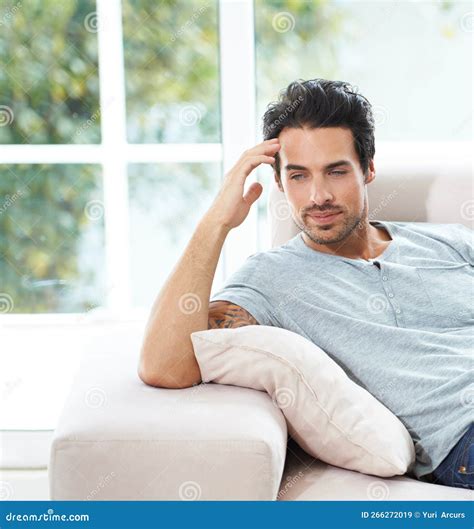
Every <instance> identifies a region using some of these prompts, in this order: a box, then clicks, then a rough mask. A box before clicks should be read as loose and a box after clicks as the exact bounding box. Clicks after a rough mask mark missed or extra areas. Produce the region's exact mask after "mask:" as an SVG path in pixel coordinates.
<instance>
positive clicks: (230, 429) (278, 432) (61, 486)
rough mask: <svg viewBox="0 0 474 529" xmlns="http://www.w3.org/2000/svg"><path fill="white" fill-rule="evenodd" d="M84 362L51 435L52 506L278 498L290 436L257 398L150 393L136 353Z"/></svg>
mask: <svg viewBox="0 0 474 529" xmlns="http://www.w3.org/2000/svg"><path fill="white" fill-rule="evenodd" d="M121 348H122V346H121V344H116V347H115V348H111V347H110V346H108V347H107V348H106V349H107V352H106V353H99V352H95V353H94V354H87V355H84V357H83V358H82V362H81V366H80V368H79V371H78V373H77V375H76V378H75V381H74V384H73V387H72V390H71V392H70V395H69V397H68V399H67V401H66V404H65V406H64V409H63V411H62V414H61V417H60V420H59V424H58V427H57V429H56V431H55V433H54V438H53V443H52V448H51V454H50V465H49V481H50V496H51V499H52V500H87V499H93V500H180V499H183V500H186V499H200V500H275V499H276V497H277V493H278V490H279V486H280V480H281V476H282V473H283V468H284V463H285V456H286V442H287V429H286V423H285V420H284V417H283V415H282V413H281V412H280V410H279V409H278V408H277V407H276V406H274V405H273V402H272V400H271V398H270V397H269V396H268V395H267V394H266V393H265V392H261V391H256V390H252V389H247V388H240V387H236V386H226V385H220V384H212V383H210V384H199V385H196V386H193V387H191V388H185V389H163V388H154V387H150V386H147V385H146V384H144V383H143V382H142V381H141V380H140V379H139V377H138V375H137V369H136V365H137V351H135V350H130V347H128V348H126V349H127V350H122V349H121Z"/></svg>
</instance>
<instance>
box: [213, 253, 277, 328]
mask: <svg viewBox="0 0 474 529" xmlns="http://www.w3.org/2000/svg"><path fill="white" fill-rule="evenodd" d="M258 255H259V254H253V255H251V256H250V257H248V258H247V260H246V261H245V263H244V264H243V265H242V267H241V268H239V269H238V270H236V271H235V272H234V273H233V274H231V275H230V276H229V277H228V279H227V280H226V281H225V282H224V285H223V286H222V287H221V288H220V289H219V290H218V291H216V292H215V293H214V294H212V295H211V298H210V301H217V300H224V301H229V302H230V303H235V304H236V305H239V306H240V307H242V308H243V309H245V310H246V311H247V312H249V313H250V314H251V315H252V316H253V317H254V318H255V319H256V320H257V322H258V323H259V325H270V326H274V327H280V324H279V322H278V320H277V318H276V317H275V314H274V311H273V307H272V306H273V302H272V299H271V293H272V290H271V288H270V286H271V278H270V277H268V276H267V277H266V278H265V277H264V275H265V274H263V273H262V270H263V269H262V267H261V264H262V263H261V261H260V260H259V257H258Z"/></svg>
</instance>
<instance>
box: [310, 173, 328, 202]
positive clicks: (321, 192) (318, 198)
mask: <svg viewBox="0 0 474 529" xmlns="http://www.w3.org/2000/svg"><path fill="white" fill-rule="evenodd" d="M309 198H310V199H311V200H312V201H313V202H314V204H315V205H316V206H324V204H326V203H327V202H332V201H333V200H334V196H333V194H332V193H331V190H330V189H329V187H328V185H327V183H325V182H324V180H323V179H321V180H320V179H318V178H313V180H312V182H311V191H310V197H309Z"/></svg>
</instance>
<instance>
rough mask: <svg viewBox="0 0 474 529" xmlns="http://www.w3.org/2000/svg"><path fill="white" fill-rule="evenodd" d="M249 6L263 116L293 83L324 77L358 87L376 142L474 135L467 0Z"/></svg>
mask: <svg viewBox="0 0 474 529" xmlns="http://www.w3.org/2000/svg"><path fill="white" fill-rule="evenodd" d="M255 10H256V13H255V16H256V47H257V49H256V54H257V57H256V60H257V68H256V72H257V83H256V85H257V97H258V117H259V119H260V118H261V116H262V114H263V112H264V111H265V107H266V105H267V104H268V102H269V101H272V100H274V99H276V97H277V95H278V91H279V90H280V89H282V88H284V87H286V86H287V85H288V84H289V83H290V82H291V81H294V80H296V79H312V78H315V77H323V78H327V79H337V80H344V81H349V82H350V83H351V84H354V85H356V86H357V87H359V90H360V92H361V93H362V94H363V95H365V96H366V97H367V98H368V99H369V101H370V102H371V103H372V104H373V106H374V107H375V118H376V138H377V140H379V141H380V140H391V141H412V140H413V141H432V140H433V141H443V140H446V141H459V140H460V141H464V140H470V139H471V128H472V112H471V111H470V108H471V94H472V92H473V86H472V64H473V62H472V44H471V42H472V5H471V3H470V2H463V1H451V0H443V1H423V2H394V1H387V2H364V1H361V2H353V1H347V0H346V1H341V0H338V1H332V2H307V1H303V0H302V1H298V0H255ZM259 125H260V122H259Z"/></svg>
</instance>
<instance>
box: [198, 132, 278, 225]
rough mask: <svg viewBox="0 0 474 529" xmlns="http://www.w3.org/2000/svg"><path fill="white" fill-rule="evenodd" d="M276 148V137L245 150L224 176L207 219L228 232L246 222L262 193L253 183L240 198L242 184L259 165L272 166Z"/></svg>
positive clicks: (261, 188) (260, 188)
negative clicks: (210, 219)
mask: <svg viewBox="0 0 474 529" xmlns="http://www.w3.org/2000/svg"><path fill="white" fill-rule="evenodd" d="M279 149H280V143H279V141H278V138H275V139H273V140H266V141H264V142H262V143H259V144H258V145H256V146H255V147H252V148H251V149H248V150H247V151H245V152H244V153H243V154H242V156H241V157H240V158H239V159H238V161H237V163H236V164H235V165H234V167H233V168H232V169H231V170H230V171H229V172H228V173H227V174H226V175H225V177H224V182H223V184H222V187H221V189H220V191H219V193H218V195H217V196H216V198H215V200H214V202H213V203H212V205H211V207H210V209H209V211H208V213H207V216H208V217H211V218H212V219H214V221H215V222H217V223H220V224H221V225H223V226H225V227H226V228H228V229H231V228H235V227H237V226H239V225H240V224H242V222H243V221H244V220H245V219H246V217H247V215H248V213H249V211H250V207H251V206H252V204H253V203H254V202H255V201H256V200H257V199H258V198H259V196H260V195H261V194H262V191H263V187H262V185H261V184H259V183H258V182H254V183H253V184H252V185H251V186H250V187H249V188H248V190H247V191H246V193H245V195H244V184H245V181H246V179H247V177H248V176H249V174H250V173H251V172H252V171H253V170H254V169H256V168H257V167H258V166H259V165H260V164H262V163H268V164H274V163H275V154H276V153H277V152H278V150H279Z"/></svg>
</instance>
